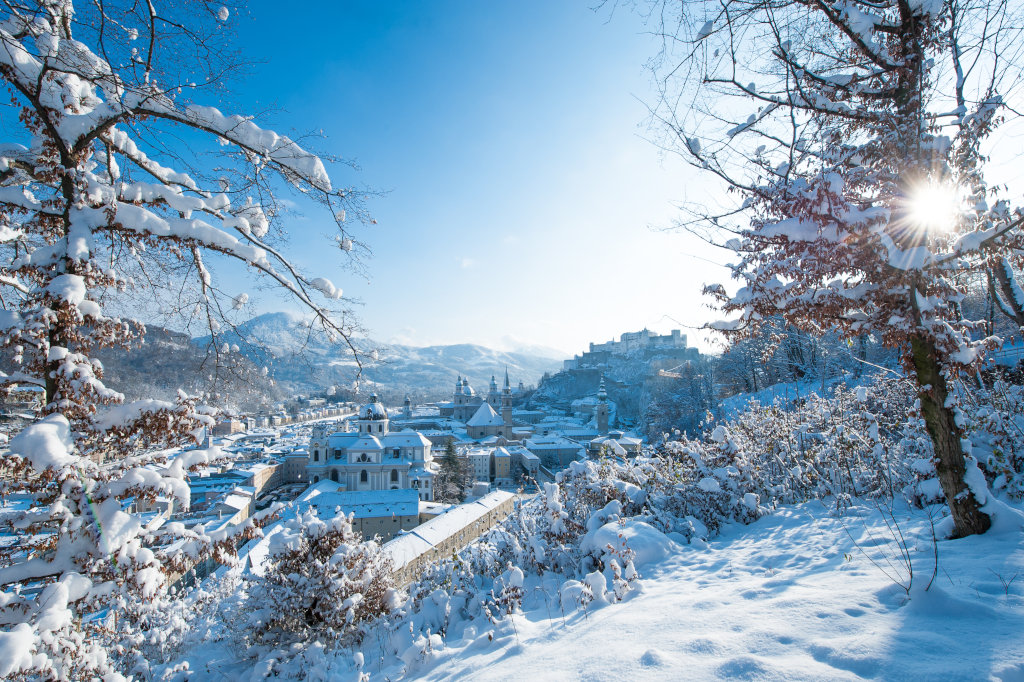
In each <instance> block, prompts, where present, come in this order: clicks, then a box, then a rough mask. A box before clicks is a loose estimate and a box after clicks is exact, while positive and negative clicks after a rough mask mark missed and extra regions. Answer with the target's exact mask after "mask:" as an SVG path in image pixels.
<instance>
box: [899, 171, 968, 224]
mask: <svg viewBox="0 0 1024 682" xmlns="http://www.w3.org/2000/svg"><path fill="white" fill-rule="evenodd" d="M962 194H963V193H962V191H961V190H960V188H959V187H957V186H956V185H954V184H952V183H945V182H936V181H934V180H929V181H927V182H923V183H921V184H918V185H916V186H914V187H911V188H910V191H909V192H908V193H907V198H906V203H905V209H906V210H905V213H904V216H905V219H906V221H907V222H908V223H909V225H910V226H911V227H913V228H914V229H916V230H918V231H920V232H923V233H930V234H943V233H947V232H951V231H952V230H953V228H955V227H956V225H957V223H958V222H959V219H960V215H961V212H962V207H963V196H962Z"/></svg>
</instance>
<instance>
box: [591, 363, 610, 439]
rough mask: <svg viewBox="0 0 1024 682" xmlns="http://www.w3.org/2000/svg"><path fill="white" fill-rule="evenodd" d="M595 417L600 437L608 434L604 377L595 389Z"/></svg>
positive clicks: (606, 393)
mask: <svg viewBox="0 0 1024 682" xmlns="http://www.w3.org/2000/svg"><path fill="white" fill-rule="evenodd" d="M594 413H595V414H596V416H597V432H598V433H599V434H601V435H602V436H603V435H604V434H606V433H608V392H607V391H606V390H605V388H604V376H602V377H601V385H600V386H599V387H598V389H597V407H596V408H594Z"/></svg>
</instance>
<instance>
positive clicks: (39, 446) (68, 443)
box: [10, 415, 79, 471]
mask: <svg viewBox="0 0 1024 682" xmlns="http://www.w3.org/2000/svg"><path fill="white" fill-rule="evenodd" d="M73 448H74V443H73V442H72V440H71V424H70V423H69V422H68V420H67V418H65V417H64V416H63V415H51V416H49V417H45V418H44V419H41V420H40V421H38V422H36V423H35V424H32V425H30V426H28V427H27V428H25V430H23V431H22V432H21V433H19V434H18V435H17V436H15V437H14V438H12V439H11V443H10V449H11V452H12V453H14V454H17V455H21V456H22V457H24V458H26V459H27V460H28V461H29V463H30V464H31V465H32V468H33V469H35V470H36V471H42V470H43V469H45V468H47V467H53V468H60V467H63V466H66V465H69V464H73V463H75V462H77V461H78V459H79V458H78V457H76V456H75V455H73V454H72V451H73Z"/></svg>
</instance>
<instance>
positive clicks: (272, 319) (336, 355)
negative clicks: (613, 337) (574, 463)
mask: <svg viewBox="0 0 1024 682" xmlns="http://www.w3.org/2000/svg"><path fill="white" fill-rule="evenodd" d="M193 342H194V344H195V345H196V346H198V347H199V348H207V347H209V345H210V343H211V339H210V337H209V336H205V337H200V338H197V339H194V340H193ZM218 342H219V343H222V344H223V343H228V344H230V345H238V346H239V348H240V352H241V353H242V354H243V355H244V356H245V357H247V358H248V359H249V360H250V361H252V362H253V363H254V364H255V365H256V366H265V367H267V368H268V369H269V372H270V375H271V376H272V377H273V378H274V379H275V380H276V381H277V382H278V383H279V384H280V385H282V387H284V388H285V389H286V390H288V391H289V392H294V393H319V392H321V391H323V390H324V389H326V388H327V387H329V386H332V385H337V386H341V387H343V388H345V389H349V388H351V387H352V382H353V379H354V377H355V373H356V364H355V361H354V360H353V359H352V357H351V353H350V351H349V350H348V348H347V346H345V345H344V344H339V343H331V342H329V341H328V340H327V339H326V338H324V337H323V336H322V335H318V334H313V333H311V332H310V329H309V325H308V322H306V320H304V319H303V318H301V317H298V316H296V315H292V314H289V313H268V314H265V315H260V316H258V317H255V318H253V319H251V320H249V321H248V322H245V323H244V324H241V325H239V326H238V327H237V328H236V330H235V331H230V332H226V333H222V334H220V335H219V336H218ZM355 345H356V347H357V348H359V349H360V350H361V351H362V352H364V353H366V356H365V357H364V364H363V377H362V379H361V380H360V387H359V389H360V392H362V393H365V392H367V391H369V390H376V391H377V392H378V393H379V394H380V395H381V399H382V400H386V401H395V400H400V399H401V398H402V397H403V396H404V395H406V394H409V395H411V396H412V397H413V398H414V399H420V400H424V399H441V398H444V397H446V396H449V395H450V394H451V393H452V391H453V389H454V386H455V379H456V377H458V376H463V377H468V378H469V381H470V383H471V384H472V385H473V387H474V388H475V389H476V390H477V391H479V392H486V391H487V385H488V384H489V383H490V380H491V376H495V377H498V379H499V382H500V381H501V380H502V379H503V378H504V374H505V369H506V368H507V369H508V373H509V378H510V379H511V381H512V382H513V383H514V384H518V383H519V381H522V382H523V383H524V384H527V385H536V384H537V383H539V382H540V380H541V377H542V376H543V375H544V374H545V373H546V372H556V371H558V369H559V368H560V367H561V364H562V363H561V360H559V359H554V358H551V357H545V356H540V355H534V354H532V353H524V352H503V351H496V350H492V349H490V348H485V347H484V346H477V345H473V344H456V345H449V346H426V347H415V346H406V345H398V344H395V345H388V344H378V343H376V342H374V341H372V340H369V339H358V340H356V341H355ZM374 350H376V356H375V357H374V355H372V352H373V351H374Z"/></svg>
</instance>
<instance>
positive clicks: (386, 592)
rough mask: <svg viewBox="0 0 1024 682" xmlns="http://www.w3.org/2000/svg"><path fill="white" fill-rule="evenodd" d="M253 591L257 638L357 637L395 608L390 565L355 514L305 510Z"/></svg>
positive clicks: (285, 532)
mask: <svg viewBox="0 0 1024 682" xmlns="http://www.w3.org/2000/svg"><path fill="white" fill-rule="evenodd" d="M254 580H255V582H256V584H255V585H253V586H251V587H250V589H249V598H250V599H251V600H252V601H253V607H254V612H255V618H254V623H253V638H254V639H255V640H256V641H258V642H264V643H266V642H276V641H279V640H295V641H302V640H305V639H311V638H315V639H318V640H320V641H325V642H332V641H348V640H358V639H359V638H360V636H361V634H362V630H361V626H362V625H363V624H364V623H366V622H367V621H370V620H373V619H374V618H377V617H379V616H382V615H384V614H387V613H388V612H389V611H390V610H391V609H392V608H393V606H394V601H395V595H394V589H393V579H392V568H391V562H390V560H389V559H388V558H387V556H386V555H385V554H384V553H383V552H381V550H380V546H379V545H378V544H377V543H376V542H375V541H373V540H368V541H364V540H363V539H362V537H361V536H360V535H359V534H358V533H357V532H355V531H354V530H352V520H351V517H347V516H344V515H339V516H336V517H334V518H331V519H320V518H319V517H317V515H316V513H315V512H313V511H306V512H303V513H301V514H299V515H298V516H297V517H296V518H294V519H291V520H289V521H287V522H285V523H284V527H283V528H282V530H281V531H280V532H278V533H277V534H275V535H274V536H273V537H272V538H271V545H270V555H269V557H268V561H267V566H266V568H265V571H264V574H263V575H262V576H261V577H259V578H255V579H254Z"/></svg>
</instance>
